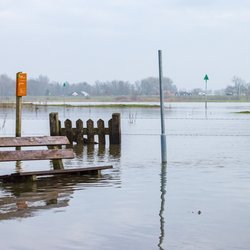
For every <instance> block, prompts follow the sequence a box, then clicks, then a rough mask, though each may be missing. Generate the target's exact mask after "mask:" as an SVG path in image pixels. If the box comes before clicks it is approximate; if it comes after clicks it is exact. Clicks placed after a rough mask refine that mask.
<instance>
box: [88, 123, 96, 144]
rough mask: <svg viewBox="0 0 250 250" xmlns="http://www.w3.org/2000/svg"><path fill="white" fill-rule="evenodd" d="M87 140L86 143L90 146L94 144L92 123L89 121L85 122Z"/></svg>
mask: <svg viewBox="0 0 250 250" xmlns="http://www.w3.org/2000/svg"><path fill="white" fill-rule="evenodd" d="M87 138H88V143H90V144H92V143H94V142H95V140H94V122H93V121H92V120H91V119H89V120H88V121H87Z"/></svg>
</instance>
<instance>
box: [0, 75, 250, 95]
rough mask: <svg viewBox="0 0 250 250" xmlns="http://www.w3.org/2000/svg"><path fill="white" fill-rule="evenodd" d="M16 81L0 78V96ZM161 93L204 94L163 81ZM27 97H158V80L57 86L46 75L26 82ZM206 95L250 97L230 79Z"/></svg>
mask: <svg viewBox="0 0 250 250" xmlns="http://www.w3.org/2000/svg"><path fill="white" fill-rule="evenodd" d="M15 89H16V81H15V79H11V78H10V77H8V76H7V75H4V74H2V75H0V96H14V95H15V94H16V90H15ZM163 90H164V94H165V95H169V96H173V95H176V96H199V95H204V94H205V93H204V89H202V88H194V89H192V90H189V91H187V90H178V89H177V86H176V85H175V84H173V81H172V80H171V79H170V78H168V77H164V78H163ZM27 91H28V96H70V95H72V94H73V93H77V94H78V95H85V96H86V95H90V96H131V97H136V96H152V95H158V94H159V80H158V78H157V77H147V78H145V79H142V80H139V81H136V82H135V83H130V82H128V81H122V80H121V81H120V80H114V81H105V82H103V81H96V82H95V83H94V84H89V83H87V82H79V83H70V84H69V83H68V82H64V83H59V82H51V81H50V80H49V78H48V77H47V76H39V77H38V78H36V79H35V78H33V79H28V90H27ZM208 94H209V95H212V94H214V95H218V96H222V95H227V96H238V97H239V96H248V97H249V96H250V83H249V82H246V81H245V80H243V79H241V78H240V77H237V76H234V77H233V78H232V84H229V85H228V86H227V87H226V88H225V89H220V90H216V91H214V92H213V93H212V91H211V90H210V91H208Z"/></svg>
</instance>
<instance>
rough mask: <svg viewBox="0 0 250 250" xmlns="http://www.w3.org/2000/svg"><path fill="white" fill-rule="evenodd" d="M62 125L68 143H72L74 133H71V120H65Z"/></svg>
mask: <svg viewBox="0 0 250 250" xmlns="http://www.w3.org/2000/svg"><path fill="white" fill-rule="evenodd" d="M64 126H65V132H66V136H67V137H68V139H69V142H70V144H73V141H74V134H73V131H72V122H71V120H69V119H67V120H65V122H64Z"/></svg>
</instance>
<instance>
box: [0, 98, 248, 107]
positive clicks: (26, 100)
mask: <svg viewBox="0 0 250 250" xmlns="http://www.w3.org/2000/svg"><path fill="white" fill-rule="evenodd" d="M164 100H165V102H204V101H205V97H204V96H165V97H164ZM15 101H16V98H15V96H10V97H1V98H0V104H11V103H15ZM207 101H208V102H250V97H248V96H240V97H238V96H207ZM23 102H24V103H36V104H43V105H46V103H48V102H49V103H53V102H60V103H62V102H63V103H69V102H70V103H74V102H81V103H85V102H92V103H93V102H114V103H116V102H119V103H122V102H124V103H129V102H131V103H135V102H136V103H138V102H139V103H140V102H159V96H136V97H131V96H91V97H88V98H87V97H84V96H76V97H74V96H24V97H23ZM126 105H127V104H126ZM81 106H82V105H81Z"/></svg>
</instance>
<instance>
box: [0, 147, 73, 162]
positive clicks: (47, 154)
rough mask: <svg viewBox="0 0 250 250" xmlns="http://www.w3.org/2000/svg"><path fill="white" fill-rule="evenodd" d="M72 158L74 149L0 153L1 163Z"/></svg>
mask: <svg viewBox="0 0 250 250" xmlns="http://www.w3.org/2000/svg"><path fill="white" fill-rule="evenodd" d="M72 158H74V153H73V150H72V149H50V150H21V151H1V152H0V162H3V161H29V160H53V159H72Z"/></svg>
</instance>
